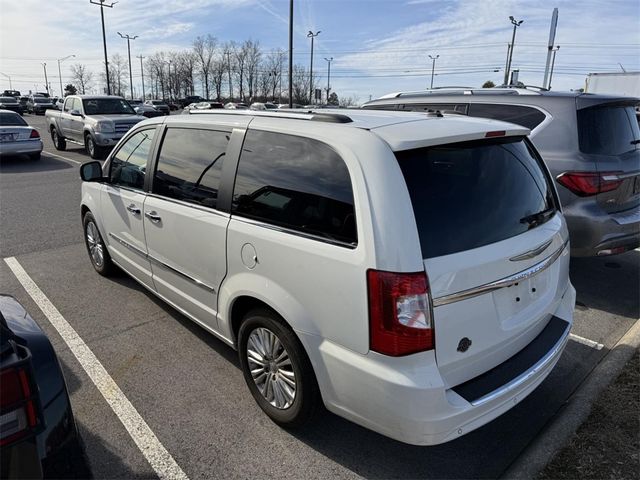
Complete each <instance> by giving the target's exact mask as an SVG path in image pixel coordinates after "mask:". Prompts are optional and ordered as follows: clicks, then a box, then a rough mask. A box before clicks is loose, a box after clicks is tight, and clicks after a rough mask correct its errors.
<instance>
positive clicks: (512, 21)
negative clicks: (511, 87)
mask: <svg viewBox="0 0 640 480" xmlns="http://www.w3.org/2000/svg"><path fill="white" fill-rule="evenodd" d="M509 20H511V23H512V24H513V36H512V37H511V50H510V52H509V61H508V62H507V68H506V70H505V72H504V84H505V85H508V82H509V73H510V72H511V60H512V59H513V50H514V49H515V46H516V45H515V43H516V29H517V28H518V27H519V26H520V25H522V22H524V20H520V21H517V20H516V19H515V18H513V16H510V17H509Z"/></svg>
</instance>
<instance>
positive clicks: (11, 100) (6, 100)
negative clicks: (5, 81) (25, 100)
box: [0, 97, 23, 115]
mask: <svg viewBox="0 0 640 480" xmlns="http://www.w3.org/2000/svg"><path fill="white" fill-rule="evenodd" d="M0 110H11V111H12V112H16V113H18V114H20V115H22V113H23V109H22V105H20V102H19V101H18V99H17V98H15V97H0Z"/></svg>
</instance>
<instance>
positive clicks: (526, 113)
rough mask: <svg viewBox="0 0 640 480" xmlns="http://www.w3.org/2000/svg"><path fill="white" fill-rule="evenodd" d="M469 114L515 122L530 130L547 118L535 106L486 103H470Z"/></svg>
mask: <svg viewBox="0 0 640 480" xmlns="http://www.w3.org/2000/svg"><path fill="white" fill-rule="evenodd" d="M468 115H469V116H470V117H483V118H491V119H492V120H502V121H503V122H510V123H515V124H516V125H522V126H523V127H526V128H528V129H530V130H533V129H534V128H536V127H537V126H538V125H540V124H541V123H542V122H544V119H545V118H547V117H546V115H545V114H544V113H542V112H541V111H540V110H538V109H537V108H533V107H524V106H522V105H498V104H485V103H471V104H469V113H468Z"/></svg>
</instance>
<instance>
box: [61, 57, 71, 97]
mask: <svg viewBox="0 0 640 480" xmlns="http://www.w3.org/2000/svg"><path fill="white" fill-rule="evenodd" d="M71 57H75V55H67V56H66V57H63V58H59V59H58V79H59V80H60V98H62V97H64V90H62V72H61V71H60V62H64V61H65V60H68V59H69V58H71Z"/></svg>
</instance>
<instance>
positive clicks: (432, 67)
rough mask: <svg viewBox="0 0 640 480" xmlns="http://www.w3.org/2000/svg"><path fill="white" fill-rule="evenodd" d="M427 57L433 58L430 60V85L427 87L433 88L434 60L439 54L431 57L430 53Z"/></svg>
mask: <svg viewBox="0 0 640 480" xmlns="http://www.w3.org/2000/svg"><path fill="white" fill-rule="evenodd" d="M429 58H430V59H431V60H433V61H432V62H431V87H429V88H433V73H434V72H435V70H436V60H437V59H438V58H440V55H436V56H435V57H432V56H431V55H429Z"/></svg>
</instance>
